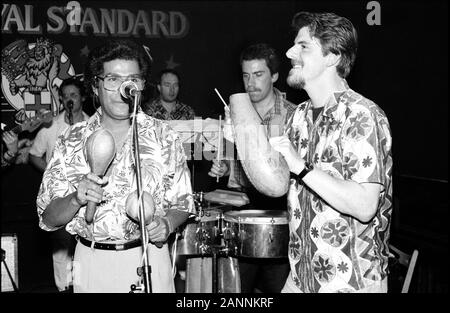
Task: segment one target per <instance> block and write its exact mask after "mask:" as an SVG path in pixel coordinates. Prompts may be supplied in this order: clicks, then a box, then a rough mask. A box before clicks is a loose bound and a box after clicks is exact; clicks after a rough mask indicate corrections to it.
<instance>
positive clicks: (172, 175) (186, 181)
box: [162, 125, 195, 213]
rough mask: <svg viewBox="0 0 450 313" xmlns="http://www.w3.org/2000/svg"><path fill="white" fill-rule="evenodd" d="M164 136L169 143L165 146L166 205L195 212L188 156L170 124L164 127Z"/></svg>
mask: <svg viewBox="0 0 450 313" xmlns="http://www.w3.org/2000/svg"><path fill="white" fill-rule="evenodd" d="M162 131H163V138H165V139H166V143H167V145H166V146H165V147H164V148H163V149H164V150H165V153H166V154H167V156H168V161H167V162H168V170H167V174H166V175H165V177H164V178H163V183H164V188H165V190H166V192H165V195H164V202H165V203H166V205H165V207H167V209H177V210H180V211H185V212H191V213H192V212H194V211H195V208H194V200H193V197H192V186H191V180H190V173H189V169H188V167H187V164H186V156H185V154H184V150H183V146H182V144H181V141H180V140H179V138H178V135H177V134H176V133H175V131H173V130H172V129H170V127H169V126H168V125H166V126H165V127H164V129H163V130H162Z"/></svg>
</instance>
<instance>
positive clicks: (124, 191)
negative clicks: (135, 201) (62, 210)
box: [37, 111, 195, 241]
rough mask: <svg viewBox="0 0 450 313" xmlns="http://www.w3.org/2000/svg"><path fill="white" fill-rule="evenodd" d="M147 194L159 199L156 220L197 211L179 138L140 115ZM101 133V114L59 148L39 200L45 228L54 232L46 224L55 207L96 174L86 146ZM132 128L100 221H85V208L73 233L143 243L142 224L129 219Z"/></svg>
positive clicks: (71, 229) (77, 127)
mask: <svg viewBox="0 0 450 313" xmlns="http://www.w3.org/2000/svg"><path fill="white" fill-rule="evenodd" d="M137 123H138V133H139V152H140V157H141V173H142V186H143V187H142V189H143V190H144V191H146V192H148V193H150V195H151V196H152V197H153V200H154V203H155V215H156V216H164V215H165V214H166V212H167V210H169V209H177V210H180V211H185V212H194V210H195V208H194V201H193V197H192V188H191V182H190V174H189V170H188V168H187V165H186V157H185V154H184V151H183V148H182V145H181V143H180V140H179V138H178V135H177V133H176V132H175V131H173V130H172V129H171V128H170V127H169V125H168V124H167V123H166V122H164V121H161V120H157V119H154V118H152V117H149V116H147V115H146V114H144V113H143V112H142V111H140V112H139V113H138V115H137ZM100 128H101V124H100V113H96V114H94V115H93V116H92V117H91V118H90V119H89V120H88V121H85V122H81V123H77V124H75V125H73V126H71V127H70V128H68V129H67V130H66V131H65V132H64V134H63V135H61V136H60V137H59V138H58V140H57V143H56V146H55V150H54V153H53V157H52V158H51V160H50V162H49V164H48V166H47V169H46V171H45V172H44V176H43V180H42V183H41V186H40V189H39V193H38V197H37V212H38V216H39V225H40V227H41V228H42V229H44V230H49V231H50V230H53V229H51V228H49V227H48V226H47V225H45V224H44V223H43V221H42V214H43V212H44V211H45V209H46V208H47V206H48V205H49V203H50V202H51V201H52V200H54V199H56V198H60V197H65V196H67V195H68V194H70V193H72V192H74V191H75V190H76V189H77V187H78V184H79V182H80V180H81V179H82V177H83V175H85V174H87V173H89V172H90V167H89V164H88V162H87V159H86V156H85V151H84V146H85V143H86V140H87V139H88V138H89V136H90V135H91V134H92V133H93V132H95V131H96V130H98V129H100ZM131 143H132V131H131V127H130V130H129V132H128V137H127V139H126V141H125V143H124V145H123V146H122V148H121V149H120V151H117V152H116V155H115V158H114V160H113V161H112V164H111V165H110V166H111V169H110V170H108V172H110V174H109V176H108V184H106V185H105V186H104V187H103V189H104V198H105V200H104V201H102V202H101V203H100V204H98V205H97V210H96V213H95V215H94V221H93V222H92V223H91V224H87V223H86V221H85V212H86V206H82V207H81V208H80V209H79V211H78V212H77V214H76V215H75V216H74V218H73V219H72V220H71V221H70V222H69V223H68V224H67V226H66V230H67V231H68V232H69V233H71V234H77V235H79V236H82V237H85V238H88V239H90V240H95V241H121V240H124V241H128V240H133V239H137V238H140V231H139V225H138V224H137V223H135V222H134V221H132V220H131V219H130V218H128V216H127V215H126V208H125V203H126V200H127V197H128V195H129V194H130V193H132V192H133V191H135V190H136V182H135V174H134V164H135V162H134V156H133V153H132V146H131Z"/></svg>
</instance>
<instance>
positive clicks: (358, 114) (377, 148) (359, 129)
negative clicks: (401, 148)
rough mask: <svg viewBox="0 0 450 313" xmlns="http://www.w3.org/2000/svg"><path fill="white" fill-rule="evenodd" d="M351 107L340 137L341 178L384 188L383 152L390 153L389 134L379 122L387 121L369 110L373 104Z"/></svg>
mask: <svg viewBox="0 0 450 313" xmlns="http://www.w3.org/2000/svg"><path fill="white" fill-rule="evenodd" d="M352 107H353V108H352V111H351V113H350V115H349V116H348V118H347V119H346V121H345V123H344V125H343V131H342V138H341V140H342V149H343V150H342V155H343V164H342V166H343V174H344V179H351V180H354V181H356V182H358V183H379V184H382V185H384V183H385V177H384V172H385V168H386V164H384V160H386V153H390V152H389V151H390V134H389V129H388V128H386V127H383V126H382V124H380V121H383V120H385V121H386V122H387V119H386V117H385V116H381V119H380V116H377V114H376V111H375V110H373V108H374V107H375V104H372V105H369V106H365V105H359V104H356V105H353V106H352Z"/></svg>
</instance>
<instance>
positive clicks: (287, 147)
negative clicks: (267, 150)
mask: <svg viewBox="0 0 450 313" xmlns="http://www.w3.org/2000/svg"><path fill="white" fill-rule="evenodd" d="M269 143H270V145H271V146H272V147H273V149H274V150H275V151H278V152H279V153H281V155H282V156H283V157H284V159H285V160H286V163H287V164H288V167H289V170H290V171H291V172H292V173H295V174H298V173H300V172H301V171H302V170H303V168H304V164H305V161H304V160H303V159H302V158H301V157H300V156H299V155H298V153H297V151H295V149H294V147H293V146H292V144H291V141H290V140H289V138H288V137H287V136H286V135H284V136H277V137H272V138H269Z"/></svg>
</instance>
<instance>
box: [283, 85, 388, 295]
mask: <svg viewBox="0 0 450 313" xmlns="http://www.w3.org/2000/svg"><path fill="white" fill-rule="evenodd" d="M288 135H289V138H290V140H291V142H293V144H294V146H295V147H296V149H297V151H298V153H299V155H300V156H301V157H302V158H303V159H304V160H305V161H309V162H311V163H313V164H314V166H315V167H317V168H320V169H321V170H322V171H325V172H326V173H328V174H329V175H331V176H333V177H335V178H338V179H344V180H352V181H355V182H357V183H377V184H381V185H382V186H383V187H382V192H381V193H380V196H379V202H378V209H377V212H376V215H375V217H374V218H373V219H372V220H371V221H370V222H369V223H361V222H360V221H358V220H357V219H355V218H353V217H351V216H348V215H344V214H341V213H339V212H338V211H336V210H334V209H333V208H332V207H331V206H329V205H328V204H327V203H326V202H325V201H324V200H322V199H321V198H320V196H318V195H317V194H316V193H315V192H314V191H312V190H311V189H309V188H308V187H307V186H305V185H303V183H302V182H298V181H297V180H295V179H291V180H290V186H289V192H288V212H289V229H290V241H289V260H290V264H291V275H292V276H291V278H292V280H293V281H294V283H295V285H296V286H297V287H298V288H299V291H301V292H354V291H357V290H360V289H363V288H366V287H370V286H372V287H373V286H377V284H378V285H379V286H380V288H381V286H382V284H383V283H385V282H386V279H385V278H386V277H387V266H388V239H389V226H390V221H391V214H392V154H391V145H392V140H391V135H390V127H389V123H388V120H387V117H386V115H385V114H384V112H383V111H382V110H381V109H380V108H379V107H378V106H377V105H376V104H375V103H373V102H372V101H370V100H368V99H366V98H364V97H363V96H361V95H360V94H358V93H356V92H355V91H353V90H351V89H347V90H346V91H344V92H341V93H335V94H334V97H332V99H331V100H330V101H329V102H328V103H327V104H326V105H325V107H324V110H323V111H322V113H321V114H320V115H319V117H318V118H317V120H316V121H315V122H313V120H312V104H311V101H310V100H308V101H306V102H304V103H302V104H300V105H299V106H298V108H297V110H296V112H295V114H294V116H293V119H292V123H291V124H290V125H289V128H288ZM382 281H383V282H382ZM377 290H378V289H377Z"/></svg>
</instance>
